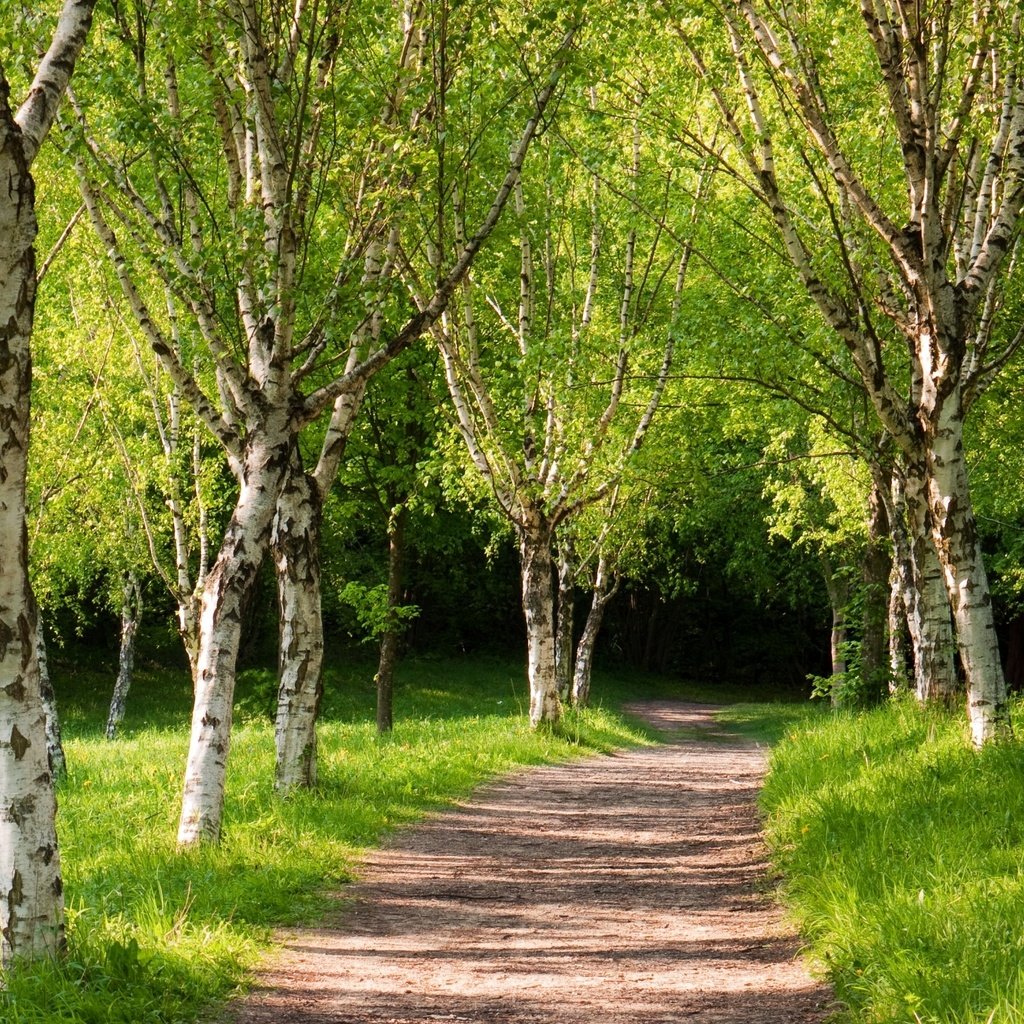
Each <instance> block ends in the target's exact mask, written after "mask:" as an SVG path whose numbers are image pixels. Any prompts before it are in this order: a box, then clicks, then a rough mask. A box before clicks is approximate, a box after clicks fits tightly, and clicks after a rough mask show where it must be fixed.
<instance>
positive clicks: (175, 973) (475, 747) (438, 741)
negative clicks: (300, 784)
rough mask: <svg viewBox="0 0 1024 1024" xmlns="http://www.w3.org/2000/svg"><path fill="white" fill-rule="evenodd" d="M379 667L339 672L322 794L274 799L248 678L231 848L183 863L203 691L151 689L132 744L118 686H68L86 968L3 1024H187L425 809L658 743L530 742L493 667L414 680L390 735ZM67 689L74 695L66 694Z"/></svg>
mask: <svg viewBox="0 0 1024 1024" xmlns="http://www.w3.org/2000/svg"><path fill="white" fill-rule="evenodd" d="M372 675H373V670H372V667H371V666H369V665H359V664H356V665H353V666H349V667H347V668H346V669H345V670H343V671H342V670H339V669H338V668H336V667H335V668H332V669H331V670H329V671H328V673H327V687H326V694H325V700H324V705H323V709H324V710H323V719H322V725H321V728H320V732H319V742H320V754H321V756H320V779H319V785H318V787H317V789H316V791H315V792H312V793H298V794H295V795H294V796H292V797H290V798H289V799H287V800H283V801H282V800H279V799H277V798H275V796H274V794H273V747H274V743H273V725H272V722H271V720H270V715H271V712H272V708H273V697H274V689H275V683H274V679H273V676H272V674H271V673H266V672H247V673H245V674H244V675H243V677H242V679H241V680H240V685H239V693H238V700H237V704H236V722H235V728H234V730H233V734H232V748H231V756H230V762H229V773H228V792H227V801H226V805H225V814H224V834H223V841H222V842H221V844H220V845H219V846H217V847H214V848H207V849H202V850H198V851H189V852H187V853H184V854H182V853H179V852H178V851H177V850H176V848H175V836H176V829H177V818H178V812H179V809H180V797H181V778H182V771H183V767H184V761H185V754H186V748H187V743H188V721H189V710H190V709H189V700H190V698H191V692H190V687H189V686H188V682H187V679H186V680H185V681H184V683H183V681H182V680H181V679H180V678H179V677H177V676H175V675H173V674H171V673H141V674H140V678H139V680H138V681H137V683H136V688H135V690H134V692H133V694H132V695H131V697H130V699H129V705H128V714H127V716H126V719H125V723H124V727H123V731H122V737H121V738H119V739H118V740H116V741H114V742H112V743H110V742H107V741H105V740H104V739H103V738H102V725H103V721H104V720H105V713H106V701H107V699H108V695H109V690H108V689H107V687H108V684H110V683H112V677H111V678H110V679H106V678H105V677H103V676H101V675H100V674H98V673H96V672H90V671H80V672H78V673H77V674H76V675H75V676H74V677H72V678H70V679H68V680H60V679H58V687H59V689H58V696H59V697H61V698H62V707H63V708H64V711H65V721H64V726H65V734H66V749H67V755H68V762H69V767H70V774H69V778H68V779H67V781H66V782H65V783H63V784H62V786H61V788H60V791H59V794H58V797H59V804H60V810H59V816H58V829H59V835H60V841H61V855H62V861H63V869H64V880H65V890H66V894H67V900H68V938H69V947H70V948H69V956H68V958H67V960H66V961H65V962H63V963H60V964H48V965H42V966H39V967H35V968H32V969H31V970H18V971H15V972H12V973H11V975H10V976H9V977H8V978H7V979H5V980H6V982H7V986H6V988H5V989H4V990H3V991H0V1020H2V1021H3V1022H4V1024H44V1022H45V1024H187V1022H192V1021H194V1020H195V1019H196V1017H197V1015H198V1014H199V1013H200V1011H201V1010H202V1009H203V1008H204V1007H206V1006H208V1005H209V1004H210V1003H211V1001H217V1000H219V999H222V998H224V997H225V996H227V995H228V994H229V993H230V992H231V991H232V990H233V989H234V988H235V987H237V986H238V985H239V984H242V983H243V982H244V979H245V976H246V971H247V969H248V968H250V967H251V966H252V965H253V964H254V963H255V962H256V961H257V959H258V958H259V957H260V955H261V954H262V953H264V952H265V951H266V949H267V947H268V944H269V942H270V940H271V931H272V929H273V928H275V927H277V926H281V925H289V924H297V923H303V922H311V921H314V920H316V919H318V918H319V917H320V916H321V915H322V914H323V913H324V912H325V910H326V909H327V907H328V906H329V905H330V895H331V893H332V892H336V891H337V890H338V889H339V888H340V887H341V886H342V885H343V884H344V883H345V882H346V881H348V880H349V879H351V878H352V877H353V876H354V874H356V873H357V872H358V868H359V863H360V860H361V858H362V857H363V855H364V853H365V851H366V850H367V849H368V848H370V847H372V846H374V845H376V844H378V843H379V842H380V840H381V838H382V837H383V836H384V835H385V834H386V833H387V832H389V831H390V830H392V829H394V828H396V827H398V826H400V825H402V824H405V823H408V822H411V821H413V820H415V819H416V818H417V817H419V816H421V815H422V814H423V813H424V812H425V811H426V810H429V809H431V808H437V807H442V806H444V805H446V804H448V803H450V802H451V801H453V800H456V799H458V798H459V797H463V796H465V795H466V794H468V793H469V792H470V791H471V789H472V788H473V787H474V786H475V785H477V784H478V783H480V782H481V781H482V780H484V779H486V778H488V777H490V776H492V775H494V774H496V773H499V772H503V771H506V770H509V769H511V768H513V767H516V766H520V765H528V764H537V763H542V762H549V761H553V760H560V759H565V758H568V757H574V756H578V755H581V754H588V753H594V752H597V751H606V750H610V749H613V748H615V747H620V746H623V745H629V744H636V743H644V742H649V741H650V740H649V736H648V734H647V733H646V732H645V731H644V730H642V729H639V728H636V727H634V726H633V725H630V724H629V723H627V722H626V721H625V720H623V719H622V718H621V717H619V716H618V715H616V714H615V713H614V712H613V711H611V710H607V709H604V708H601V707H598V708H595V709H593V710H589V711H585V712H578V713H577V712H572V713H570V714H568V715H567V716H566V720H565V722H564V723H563V724H562V725H561V726H560V727H559V728H558V729H556V730H549V731H542V732H532V731H531V730H530V728H529V726H528V723H527V722H526V720H525V718H524V716H523V715H522V714H521V710H522V708H523V706H524V694H523V692H522V686H521V683H520V679H519V677H520V673H519V671H518V669H517V668H513V667H510V666H509V665H508V664H507V663H504V662H499V661H488V660H464V661H459V662H443V661H427V660H424V661H423V662H416V663H410V664H408V665H406V666H404V667H403V670H402V674H401V676H400V679H399V686H398V688H397V690H396V726H395V730H394V732H393V733H392V734H390V735H388V736H385V737H379V736H377V734H376V731H375V729H374V726H373V723H372V714H373V700H374V690H373V686H372ZM61 683H63V687H61Z"/></svg>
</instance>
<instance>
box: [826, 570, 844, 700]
mask: <svg viewBox="0 0 1024 1024" xmlns="http://www.w3.org/2000/svg"><path fill="white" fill-rule="evenodd" d="M821 567H822V575H823V576H824V578H825V589H826V591H827V592H828V602H829V606H830V607H831V609H832V632H831V634H830V637H829V653H830V655H831V659H832V678H833V680H835V681H836V682H837V683H838V681H839V680H840V679H841V678H842V677H843V676H845V675H846V668H847V665H846V653H845V649H844V648H845V645H846V611H847V607H848V605H849V603H850V585H849V583H848V582H847V581H846V580H845V579H843V578H842V577H841V576H840V575H839V574H838V573H837V572H836V571H835V569H834V568H833V567H832V564H831V562H830V561H829V560H828V559H827V558H826V557H825V556H824V555H822V556H821ZM837 702H838V691H837V690H836V688H835V687H833V691H832V703H833V704H836V703H837Z"/></svg>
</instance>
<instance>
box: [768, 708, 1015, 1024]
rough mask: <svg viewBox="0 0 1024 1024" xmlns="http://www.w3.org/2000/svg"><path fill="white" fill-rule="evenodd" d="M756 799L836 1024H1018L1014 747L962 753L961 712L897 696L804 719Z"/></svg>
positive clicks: (779, 749) (780, 749)
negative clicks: (863, 709) (835, 1010)
mask: <svg viewBox="0 0 1024 1024" xmlns="http://www.w3.org/2000/svg"><path fill="white" fill-rule="evenodd" d="M1020 712H1021V708H1020V706H1019V705H1018V706H1017V708H1015V715H1014V717H1015V728H1016V731H1017V735H1018V736H1020V735H1022V730H1024V721H1022V720H1021V719H1022V715H1021V713H1020ZM762 800H763V808H764V811H765V812H766V829H767V836H768V841H769V845H770V847H771V850H772V853H773V858H774V862H775V864H776V865H777V867H778V869H779V871H780V873H781V875H782V877H783V879H784V882H783V883H782V884H783V890H784V894H785V897H786V899H787V902H788V903H789V905H790V907H791V908H792V911H793V913H794V915H795V917H796V919H797V922H798V924H799V925H800V927H801V929H802V931H803V933H804V935H805V936H806V937H807V939H808V941H809V943H810V947H811V951H812V953H813V954H814V956H815V957H816V958H817V959H818V961H819V962H820V963H821V964H822V965H823V967H824V969H825V971H826V973H827V975H828V978H829V979H830V980H831V982H832V984H833V985H834V987H835V992H836V996H837V999H838V1000H839V1002H840V1004H841V1005H842V1006H843V1007H844V1009H843V1010H842V1011H841V1012H840V1014H839V1019H840V1020H843V1021H850V1022H853V1021H856V1022H858V1024H881V1022H907V1024H915V1022H918V1024H1024V747H1022V746H1021V745H1020V744H1019V743H1018V742H1015V743H1010V744H1005V745H1001V746H990V747H986V748H985V749H984V750H982V751H974V750H973V749H971V746H970V742H969V738H968V736H967V733H966V728H965V725H964V721H963V715H962V714H953V713H950V714H944V713H941V712H937V711H928V712H926V711H922V710H921V709H919V708H917V707H916V706H915V705H914V704H913V703H912V702H910V701H909V700H908V701H905V702H904V701H899V702H896V703H894V704H892V705H890V706H888V707H884V708H880V709H878V710H875V711H871V712H867V713H862V714H859V715H853V714H834V715H829V716H827V717H825V716H822V717H815V718H814V719H808V720H807V721H805V722H804V723H802V724H801V725H800V726H799V727H798V728H796V729H794V730H792V731H791V732H790V733H789V734H788V735H787V736H786V738H785V739H783V740H782V742H780V743H779V745H778V746H776V748H775V749H774V752H773V756H772V761H771V770H770V773H769V776H768V779H767V783H766V786H765V789H764V792H763V795H762Z"/></svg>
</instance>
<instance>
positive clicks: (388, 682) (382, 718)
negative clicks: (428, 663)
mask: <svg viewBox="0 0 1024 1024" xmlns="http://www.w3.org/2000/svg"><path fill="white" fill-rule="evenodd" d="M408 520H409V506H408V505H407V504H405V503H404V502H403V503H402V504H401V505H400V506H399V507H398V509H397V511H395V512H393V513H392V515H391V517H390V520H389V522H388V610H387V616H388V619H387V625H386V627H385V629H384V635H383V636H382V637H381V638H380V661H379V662H378V663H377V732H381V733H383V732H391V729H392V728H393V726H394V694H395V664H396V663H397V661H398V645H399V643H400V642H401V640H402V632H403V631H402V623H401V621H400V619H399V618H398V615H397V613H396V611H395V609H397V608H398V606H399V605H400V604H401V603H402V567H403V564H404V561H405V528H406V525H407V523H408Z"/></svg>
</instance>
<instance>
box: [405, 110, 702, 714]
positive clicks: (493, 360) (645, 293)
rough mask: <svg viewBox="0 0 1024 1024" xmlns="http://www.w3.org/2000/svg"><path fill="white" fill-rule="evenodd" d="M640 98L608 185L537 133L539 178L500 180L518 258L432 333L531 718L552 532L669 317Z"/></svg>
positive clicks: (641, 397) (586, 489) (669, 251)
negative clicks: (494, 512) (512, 570)
mask: <svg viewBox="0 0 1024 1024" xmlns="http://www.w3.org/2000/svg"><path fill="white" fill-rule="evenodd" d="M641 102H642V100H638V99H637V98H636V95H634V100H633V101H632V103H631V104H630V108H629V109H628V111H627V114H626V117H625V119H626V123H627V124H628V125H631V128H629V129H628V131H629V134H627V136H626V140H625V141H626V143H627V149H626V153H627V154H628V157H627V161H626V163H625V166H621V165H620V166H619V167H618V168H616V169H615V170H614V171H613V170H612V169H611V166H609V165H606V166H605V171H606V172H607V173H608V174H609V176H610V177H613V178H614V183H613V184H611V185H608V184H607V183H606V182H604V181H603V180H602V176H601V174H600V173H595V172H593V171H588V170H587V169H586V168H584V167H582V166H581V165H580V164H579V163H578V162H577V161H576V160H575V159H574V158H573V155H572V151H571V150H568V149H567V148H563V146H561V145H560V144H559V143H558V142H557V141H555V140H552V139H551V138H550V137H548V138H546V139H545V161H544V163H543V164H538V170H539V172H540V173H539V177H538V179H537V180H536V181H527V182H525V183H522V182H521V183H518V184H517V186H516V190H515V207H516V215H517V220H516V229H517V237H516V238H515V243H516V248H517V249H518V259H517V265H516V266H514V267H513V266H510V265H508V264H505V265H500V264H495V265H493V266H488V267H487V268H486V269H481V270H479V271H478V272H476V273H474V274H472V275H471V276H470V277H468V278H467V280H466V282H465V283H464V285H463V287H462V295H461V302H459V303H458V304H457V305H454V304H453V306H452V307H451V309H450V310H449V311H448V312H447V313H446V314H445V316H443V317H442V318H441V319H440V320H439V322H438V324H437V326H436V328H435V331H434V336H435V338H436V340H437V343H438V346H439V349H440V352H441V355H442V358H443V361H444V368H445V376H446V380H447V383H448V388H449V392H450V394H451V398H452V402H453V405H454V408H455V414H456V417H457V425H458V430H459V432H460V434H461V436H462V439H463V442H464V444H465V446H466V451H467V453H468V456H469V458H470V460H471V462H472V463H473V465H474V466H475V467H476V469H477V471H478V472H479V473H480V474H481V475H482V477H483V478H484V480H485V481H486V484H487V487H488V488H489V490H490V491H491V492H492V494H493V495H494V498H495V500H496V502H497V503H498V505H499V507H500V508H501V510H502V512H503V513H504V515H506V516H507V517H508V519H509V520H510V521H511V522H512V524H513V525H514V528H515V531H516V535H517V538H518V544H519V552H520V566H521V583H522V604H523V613H524V617H525V620H526V631H527V675H528V679H529V686H530V722H531V724H532V725H533V726H535V727H536V726H539V725H540V724H541V723H546V724H551V723H555V722H557V721H558V720H559V718H560V716H561V712H562V704H561V700H560V698H559V692H558V689H559V688H558V677H557V673H556V658H555V613H554V595H553V591H552V572H553V563H552V546H553V543H554V540H555V534H556V531H557V530H558V528H559V527H560V526H561V525H562V524H564V523H565V522H566V521H567V520H570V519H572V517H573V516H575V515H577V514H578V513H579V512H580V511H581V510H582V509H584V508H586V507H587V506H588V505H590V504H593V503H594V502H596V501H599V500H600V499H601V498H602V497H603V496H604V495H606V494H607V493H608V492H610V491H611V490H612V489H613V488H614V487H615V485H616V483H617V481H618V480H619V479H620V477H621V475H622V472H623V470H624V468H625V466H626V464H627V463H628V461H629V459H630V457H631V456H632V455H634V454H635V453H636V451H637V450H638V449H639V448H640V446H641V444H642V443H643V440H644V437H645V435H646V433H647V431H648V428H649V427H650V424H651V421H652V418H653V416H654V414H655V411H656V409H657V406H658V404H659V401H660V399H661V395H662V393H663V391H664V388H665V385H666V382H667V379H668V374H669V370H670V367H671V362H672V353H673V350H674V346H675V339H676V336H677V332H678V330H679V325H678V323H677V319H678V310H679V298H680V296H681V294H682V291H683V287H684V283H685V279H686V270H687V264H688V254H689V249H688V247H687V246H686V245H685V244H683V243H681V242H680V241H679V239H680V238H683V237H686V236H687V232H688V230H689V225H688V224H685V223H684V224H676V225H675V227H676V229H677V230H676V232H674V233H673V232H672V231H670V230H667V229H666V228H665V224H666V223H667V222H666V217H667V211H666V210H665V209H664V207H662V208H661V209H658V210H657V211H656V216H654V217H653V218H652V219H650V220H646V221H645V220H644V219H643V218H641V217H632V216H631V215H630V212H631V211H632V209H633V206H634V205H636V204H639V198H640V195H641V193H642V194H643V196H644V198H645V199H646V198H648V197H649V196H651V195H654V196H655V197H660V200H663V198H664V195H665V192H664V179H663V178H661V179H659V178H658V173H659V172H658V171H657V170H656V169H651V167H650V164H649V163H648V160H650V161H651V163H653V162H654V161H653V157H652V156H651V154H650V153H647V152H645V145H644V139H643V137H642V134H641V131H640V128H639V120H638V116H637V107H638V104H639V103H641ZM590 103H591V107H592V108H593V104H594V94H593V93H592V94H591V99H590ZM602 127H603V126H602ZM615 141H616V142H618V141H621V140H619V139H616V140H615ZM648 174H650V175H651V177H647V175H648ZM652 177H653V179H654V181H655V182H656V184H654V185H653V186H652V185H651V178H652ZM645 188H650V190H651V191H650V192H647V191H645ZM655 201H656V202H657V201H659V199H656V200H655ZM624 209H625V210H626V211H630V212H627V213H625V214H624V213H623V210H624ZM682 219H683V220H684V222H685V217H684V218H682ZM461 236H462V232H461V231H459V232H458V234H457V237H461ZM510 248H511V246H510ZM510 281H515V282H517V287H516V290H515V291H514V292H513V291H510V289H509V287H508V282H510ZM420 301H421V302H422V300H420Z"/></svg>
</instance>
